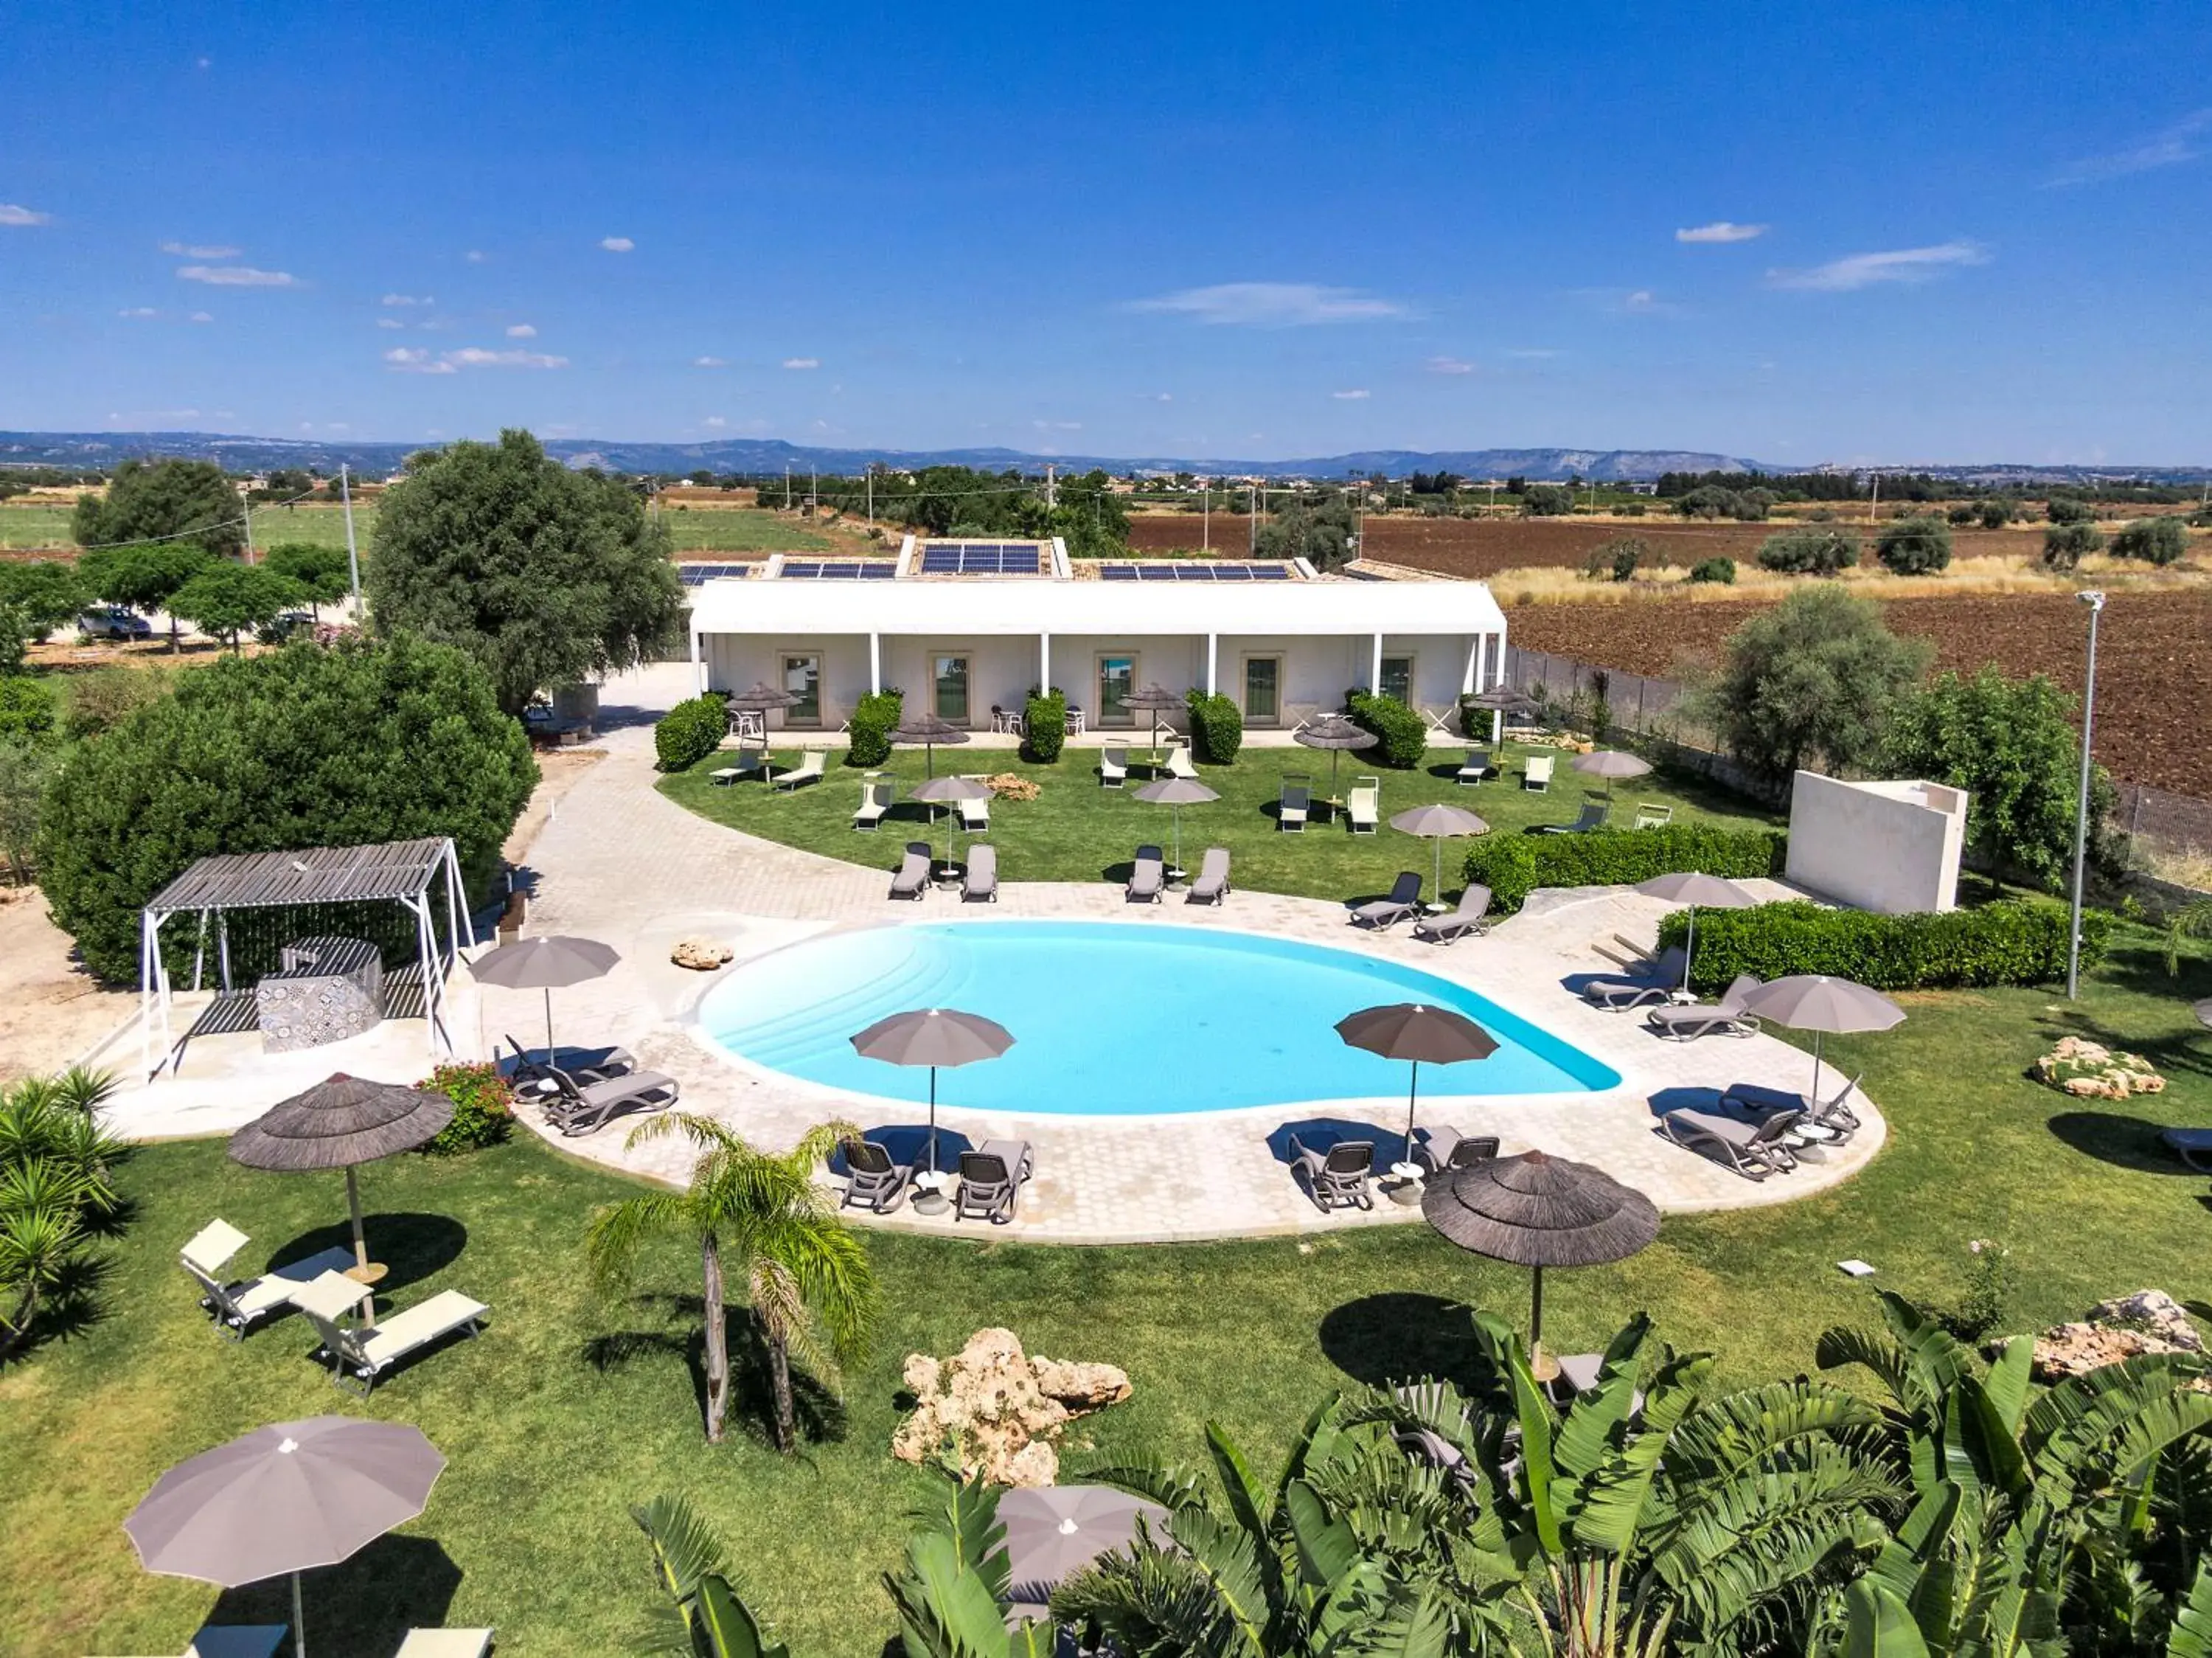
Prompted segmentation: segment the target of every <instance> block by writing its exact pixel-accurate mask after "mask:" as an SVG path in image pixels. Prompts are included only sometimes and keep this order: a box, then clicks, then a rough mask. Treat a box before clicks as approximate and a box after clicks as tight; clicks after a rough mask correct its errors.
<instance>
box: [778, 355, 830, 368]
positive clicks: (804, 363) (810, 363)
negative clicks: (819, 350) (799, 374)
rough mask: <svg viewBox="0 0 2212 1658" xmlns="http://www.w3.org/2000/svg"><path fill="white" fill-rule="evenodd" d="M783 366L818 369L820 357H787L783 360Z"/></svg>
mask: <svg viewBox="0 0 2212 1658" xmlns="http://www.w3.org/2000/svg"><path fill="white" fill-rule="evenodd" d="M783 366H784V367H785V368H787V369H819V368H820V367H821V366H822V359H821V358H820V357H786V358H784V360H783Z"/></svg>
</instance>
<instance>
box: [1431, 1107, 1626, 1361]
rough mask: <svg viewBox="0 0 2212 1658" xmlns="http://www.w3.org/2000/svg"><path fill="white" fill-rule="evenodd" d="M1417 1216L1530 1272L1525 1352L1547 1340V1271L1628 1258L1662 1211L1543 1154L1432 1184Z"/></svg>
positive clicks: (1473, 1167) (1590, 1170) (1474, 1167)
mask: <svg viewBox="0 0 2212 1658" xmlns="http://www.w3.org/2000/svg"><path fill="white" fill-rule="evenodd" d="M1421 1216H1422V1218H1423V1219H1425V1220H1426V1221H1427V1222H1428V1223H1429V1224H1430V1225H1431V1226H1432V1227H1434V1228H1436V1229H1437V1231H1439V1232H1441V1233H1443V1235H1444V1236H1445V1237H1447V1238H1449V1239H1450V1240H1451V1241H1452V1242H1454V1243H1455V1244H1457V1245H1458V1246H1459V1247H1461V1248H1462V1249H1465V1250H1468V1251H1470V1252H1472V1253H1474V1254H1477V1255H1487V1256H1488V1257H1490V1259H1492V1260H1494V1261H1506V1262H1510V1264H1511V1265H1515V1266H1525V1267H1528V1268H1529V1269H1530V1277H1531V1280H1532V1282H1531V1284H1530V1289H1529V1298H1528V1350H1529V1354H1530V1356H1531V1359H1532V1361H1533V1360H1534V1357H1535V1355H1536V1351H1537V1348H1538V1345H1539V1344H1541V1342H1542V1340H1543V1337H1544V1269H1545V1268H1546V1267H1547V1266H1602V1265H1605V1264H1606V1263H1607V1262H1608V1261H1620V1260H1626V1259H1628V1257H1630V1256H1631V1255H1633V1254H1635V1253H1637V1252H1638V1251H1639V1250H1641V1249H1642V1248H1644V1246H1645V1245H1647V1244H1649V1243H1650V1241H1651V1240H1653V1239H1654V1238H1656V1237H1657V1236H1658V1235H1659V1211H1658V1210H1656V1209H1655V1208H1653V1207H1652V1204H1651V1200H1650V1198H1647V1197H1645V1196H1644V1194H1643V1193H1642V1192H1638V1191H1637V1190H1636V1189H1635V1188H1634V1187H1633V1186H1623V1185H1621V1184H1620V1181H1618V1180H1616V1179H1613V1176H1611V1175H1610V1174H1607V1173H1606V1172H1605V1171H1604V1170H1603V1169H1601V1168H1594V1167H1591V1166H1590V1165H1589V1164H1588V1163H1577V1162H1572V1161H1569V1160H1568V1159H1566V1158H1565V1157H1553V1156H1551V1155H1548V1154H1547V1153H1545V1152H1541V1151H1524V1152H1522V1154H1521V1155H1519V1156H1517V1157H1493V1158H1491V1159H1489V1160H1487V1161H1483V1162H1480V1163H1470V1164H1468V1166H1467V1167H1464V1168H1459V1169H1454V1170H1453V1171H1451V1172H1450V1173H1448V1174H1446V1175H1445V1176H1443V1178H1442V1179H1436V1180H1431V1182H1430V1183H1429V1188H1428V1190H1427V1191H1426V1192H1423V1193H1422V1194H1421Z"/></svg>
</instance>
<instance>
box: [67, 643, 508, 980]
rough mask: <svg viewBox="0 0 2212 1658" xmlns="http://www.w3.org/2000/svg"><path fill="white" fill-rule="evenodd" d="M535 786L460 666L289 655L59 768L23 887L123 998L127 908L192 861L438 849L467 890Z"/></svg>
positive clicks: (157, 708)
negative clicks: (290, 852) (36, 891)
mask: <svg viewBox="0 0 2212 1658" xmlns="http://www.w3.org/2000/svg"><path fill="white" fill-rule="evenodd" d="M537 781H538V765H537V762H536V761H535V760H534V759H532V757H531V753H530V742H529V739H528V738H527V737H526V736H525V735H524V734H523V731H522V728H521V727H520V725H518V724H516V723H515V722H514V721H513V720H512V719H509V718H507V717H506V716H503V715H502V714H501V711H500V710H499V707H498V705H497V704H496V703H495V702H494V701H493V698H492V693H491V684H490V681H489V680H488V679H487V678H486V676H485V674H484V673H483V669H482V668H480V667H477V664H476V663H475V662H473V661H471V660H470V659H469V658H468V657H467V656H465V655H463V654H462V653H461V652H460V651H458V650H455V649H452V648H450V647H448V646H443V645H435V644H430V643H425V642H423V641H422V640H419V639H414V638H409V637H399V638H394V639H391V640H386V641H381V642H379V643H374V644H369V643H350V644H344V645H340V646H337V647H334V648H332V649H321V648H319V647H317V646H313V645H298V646H295V647H293V648H292V649H287V650H281V651H274V652H270V653H269V654H267V655H261V656H255V657H250V658H238V659H234V660H231V661H221V662H217V663H215V664H214V665H212V666H210V667H204V668H199V669H196V670H195V671H193V672H192V673H191V674H185V675H183V676H181V677H180V679H179V682H178V685H177V687H176V690H175V692H174V693H173V695H171V696H167V697H165V698H162V699H161V701H159V702H156V703H153V704H149V705H148V706H147V707H144V708H142V709H140V710H137V712H136V713H133V714H131V715H130V716H127V717H126V718H125V719H124V720H123V721H121V722H119V723H118V724H117V725H116V726H114V727H113V728H112V729H110V730H109V731H107V732H106V734H105V735H102V736H101V737H100V739H99V740H98V741H94V742H88V743H86V744H84V745H82V747H79V748H77V749H76V750H75V751H73V752H72V753H70V757H69V759H68V760H67V762H66V763H65V764H64V766H63V768H62V771H61V772H60V774H59V775H58V776H57V777H56V778H55V779H54V782H53V786H52V789H50V790H49V791H48V794H47V798H46V811H45V814H44V816H43V820H42V821H41V822H40V827H39V840H38V862H39V883H40V887H42V888H43V889H44V890H45V892H46V900H47V902H48V903H49V904H50V905H52V909H53V913H54V919H55V920H56V921H57V922H58V923H60V924H61V925H62V927H63V928H64V930H67V931H68V932H69V933H70V935H71V936H74V937H75V938H76V943H77V948H78V949H79V950H80V951H81V952H82V954H83V956H84V960H85V964H86V965H87V966H89V967H90V968H91V969H92V970H93V972H95V973H98V974H99V975H100V977H101V978H106V979H111V980H123V981H127V980H131V979H133V978H136V977H137V972H138V911H139V909H140V908H141V906H143V905H144V904H145V902H146V900H147V899H149V898H151V897H152V896H153V895H154V893H155V892H157V891H159V890H160V889H161V887H162V886H163V885H164V884H166V883H167V881H170V880H171V879H173V877H174V876H175V875H178V874H179V872H180V871H182V870H183V869H185V866H186V865H187V864H189V863H191V862H192V860H193V859H195V858H197V857H201V856H205V855H207V854H209V853H211V852H265V851H276V850H283V849H287V848H291V847H300V846H332V845H335V846H349V845H359V844H366V843H369V842H374V841H386V840H408V839H413V838H417V837H422V836H430V835H450V836H452V837H453V840H454V843H455V844H456V846H457V848H458V849H459V854H460V857H461V863H462V869H463V870H464V873H465V875H467V877H468V879H469V881H470V883H471V886H472V887H477V889H478V890H481V889H482V887H483V886H484V884H486V883H488V881H489V877H490V875H491V873H492V871H493V870H494V869H495V868H496V866H497V864H498V861H499V853H500V847H501V843H502V842H504V841H505V840H506V838H507V832H508V831H510V830H511V829H513V826H514V821H515V820H516V819H517V818H518V817H520V815H521V813H522V808H523V806H524V804H525V803H526V802H527V801H528V799H529V797H530V790H531V789H532V786H533V785H534V784H535V783H537ZM187 944H188V941H186V942H179V944H178V945H177V947H176V948H179V950H180V951H181V950H183V949H185V948H186V947H187ZM234 954H235V952H234Z"/></svg>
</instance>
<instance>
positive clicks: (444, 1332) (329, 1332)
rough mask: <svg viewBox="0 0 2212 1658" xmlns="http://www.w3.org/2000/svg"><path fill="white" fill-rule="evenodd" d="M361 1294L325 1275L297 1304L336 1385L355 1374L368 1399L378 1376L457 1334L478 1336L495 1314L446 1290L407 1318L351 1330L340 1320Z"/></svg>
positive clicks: (333, 1275) (345, 1280)
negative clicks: (488, 1317) (482, 1325)
mask: <svg viewBox="0 0 2212 1658" xmlns="http://www.w3.org/2000/svg"><path fill="white" fill-rule="evenodd" d="M361 1298H362V1286H361V1285H360V1284H358V1283H355V1282H354V1281H353V1280H352V1279H351V1278H349V1277H343V1276H341V1275H340V1274H338V1273H336V1272H325V1273H324V1274H323V1276H322V1277H319V1278H317V1279H316V1280H315V1281H314V1282H313V1283H311V1284H308V1285H307V1287H306V1288H305V1289H301V1291H300V1293H299V1294H298V1295H296V1296H295V1297H294V1300H295V1303H296V1305H297V1306H298V1307H299V1309H300V1310H301V1312H302V1313H305V1314H307V1318H308V1320H310V1321H311V1322H312V1323H313V1325H314V1326H315V1333H316V1334H317V1335H319V1336H320V1337H321V1338H323V1351H325V1352H326V1353H328V1354H329V1355H330V1356H331V1382H332V1383H333V1384H334V1385H336V1386H337V1387H340V1388H343V1387H346V1386H347V1379H348V1376H349V1375H350V1376H351V1378H352V1381H353V1382H354V1384H355V1385H356V1386H357V1387H358V1388H359V1389H360V1392H361V1395H362V1398H363V1399H366V1398H368V1394H369V1393H370V1390H372V1389H373V1388H374V1387H375V1386H376V1379H377V1377H379V1376H380V1375H383V1374H384V1372H386V1370H388V1369H390V1368H392V1366H393V1365H395V1364H397V1363H398V1362H399V1361H400V1360H402V1359H404V1358H405V1357H407V1356H408V1355H410V1353H416V1352H419V1351H420V1350H422V1349H423V1348H425V1347H428V1345H429V1344H431V1343H432V1342H434V1341H437V1340H439V1339H440V1338H443V1337H446V1336H450V1335H451V1334H453V1332H454V1331H456V1330H465V1331H467V1332H469V1334H470V1335H471V1336H473V1335H475V1334H476V1333H477V1328H478V1321H479V1320H482V1319H483V1315H484V1314H486V1313H488V1312H489V1311H490V1310H491V1309H490V1308H488V1307H486V1306H485V1305H484V1304H483V1302H482V1301H471V1300H470V1299H469V1298H468V1297H467V1296H466V1295H463V1294H461V1292H460V1291H459V1290H458V1289H441V1290H440V1291H439V1292H438V1293H437V1294H436V1295H433V1296H431V1297H430V1299H429V1300H428V1301H422V1302H418V1303H417V1304H416V1305H415V1306H413V1307H410V1308H408V1309H407V1310H406V1311H405V1312H404V1313H394V1314H392V1315H391V1316H390V1317H389V1318H387V1319H386V1320H385V1321H384V1322H383V1323H382V1324H364V1325H359V1326H355V1327H353V1328H351V1329H349V1328H347V1327H346V1326H343V1325H341V1324H340V1323H339V1322H338V1320H340V1319H342V1318H343V1317H344V1316H345V1315H346V1314H348V1313H349V1312H350V1311H352V1310H353V1309H354V1308H357V1307H359V1306H360V1305H361Z"/></svg>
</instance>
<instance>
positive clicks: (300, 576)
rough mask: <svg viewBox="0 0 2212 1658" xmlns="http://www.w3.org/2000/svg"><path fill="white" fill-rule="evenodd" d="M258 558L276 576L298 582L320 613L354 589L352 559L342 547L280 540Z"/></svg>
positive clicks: (309, 602) (316, 610) (308, 599)
mask: <svg viewBox="0 0 2212 1658" xmlns="http://www.w3.org/2000/svg"><path fill="white" fill-rule="evenodd" d="M261 562H262V563H263V564H266V565H267V566H268V567H269V568H270V570H275V571H276V573H277V574H278V575H279V576H290V577H291V578H292V579H293V580H294V581H295V582H298V583H299V584H300V587H301V590H302V591H303V592H304V593H305V594H307V603H308V604H309V605H311V606H313V607H314V609H315V612H316V613H317V614H318V615H320V614H321V611H322V607H324V606H325V605H334V604H336V603H337V602H338V600H341V599H343V598H344V597H345V596H346V594H348V593H349V592H351V591H352V590H353V563H352V560H351V559H350V558H348V557H347V554H346V550H345V549H344V548H343V547H326V546H321V545H320V544H319V543H317V542H313V541H280V542H278V543H277V544H276V546H273V547H271V548H270V549H269V551H268V552H266V553H265V554H264V555H263V557H262V560H261Z"/></svg>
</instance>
